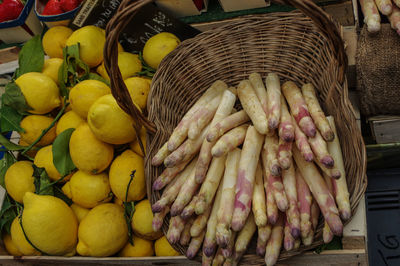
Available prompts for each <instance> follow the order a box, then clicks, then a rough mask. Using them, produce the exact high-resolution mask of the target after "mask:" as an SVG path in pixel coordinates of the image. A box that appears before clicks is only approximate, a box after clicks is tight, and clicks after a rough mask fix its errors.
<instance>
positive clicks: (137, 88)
mask: <svg viewBox="0 0 400 266" xmlns="http://www.w3.org/2000/svg"><path fill="white" fill-rule="evenodd" d="M4 2H6V1H3V3H4ZM50 2H52V3H55V2H57V5H60V6H61V7H62V8H63V6H64V5H63V3H64V4H65V5H66V6H69V5H71V4H74V3H79V1H49V2H48V3H50ZM160 42H161V46H162V42H164V40H163V39H162V40H161V41H156V42H152V43H153V45H158V46H160ZM104 43H105V32H104V30H103V29H100V28H97V27H95V26H86V27H83V28H80V29H78V30H76V31H72V30H71V29H69V28H67V27H64V26H56V27H52V28H50V29H49V30H48V31H47V32H46V33H45V34H44V36H43V38H42V39H41V37H40V36H35V37H34V38H32V39H31V40H30V41H28V42H27V43H26V44H25V45H24V47H23V48H22V50H21V52H20V54H19V68H18V69H17V70H16V72H15V74H14V76H13V79H12V81H11V82H10V83H9V84H7V85H6V88H5V93H4V94H3V95H2V97H1V109H0V113H1V118H0V125H1V130H2V133H6V132H10V131H14V132H18V133H19V139H18V142H16V141H13V142H11V141H9V140H8V139H6V138H5V137H3V135H1V137H0V139H1V141H0V142H1V144H2V145H3V146H4V147H5V149H6V151H5V155H4V159H3V160H1V161H0V185H1V186H3V187H4V188H5V189H6V190H7V194H6V197H5V200H4V202H3V205H2V209H1V211H0V230H1V232H2V238H3V242H4V245H5V248H6V250H7V251H8V252H9V254H11V255H15V256H23V255H25V256H26V255H33V256H36V255H54V256H79V255H81V256H93V257H104V256H124V257H140V256H154V255H157V256H176V255H179V254H178V253H177V252H176V251H175V250H174V249H173V248H172V247H171V246H170V244H169V243H168V241H166V240H165V237H163V234H162V232H161V231H160V230H153V228H152V220H153V214H152V210H151V206H150V202H149V201H148V200H147V199H146V177H145V171H144V159H143V156H144V151H142V150H141V149H140V145H139V141H141V142H143V143H144V145H145V143H146V130H145V129H144V128H142V129H141V130H140V134H139V135H138V136H136V132H135V129H134V120H133V119H132V117H130V116H129V115H127V114H126V113H125V112H124V111H123V110H122V109H121V108H120V107H119V106H118V104H117V102H116V100H115V99H114V97H113V96H112V95H111V89H110V84H109V76H108V74H107V73H106V71H105V69H104V64H103V47H104ZM168 46H169V45H168ZM169 47H170V46H169ZM119 51H120V53H119V69H120V71H121V72H122V73H123V77H124V79H125V82H126V84H127V87H128V89H129V93H130V95H131V97H132V100H133V102H135V104H136V105H137V106H138V108H140V109H141V110H143V109H144V108H145V107H146V102H147V96H148V94H149V90H150V85H151V77H152V75H153V74H154V72H155V70H154V69H152V68H151V67H150V66H148V62H147V61H146V60H143V57H142V55H141V54H133V53H129V52H126V51H124V50H123V48H122V46H119ZM45 54H46V55H47V56H48V57H49V58H48V59H45ZM163 56H165V54H163ZM154 57H155V60H161V59H162V57H160V55H159V54H155V55H154ZM146 58H150V59H151V60H154V58H153V57H152V55H151V54H149V53H148V52H146ZM152 62H154V61H152ZM17 143H18V144H17ZM99 232H101V233H100V234H99Z"/></svg>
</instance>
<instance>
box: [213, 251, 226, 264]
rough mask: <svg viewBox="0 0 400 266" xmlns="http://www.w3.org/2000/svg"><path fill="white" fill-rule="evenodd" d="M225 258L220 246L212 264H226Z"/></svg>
mask: <svg viewBox="0 0 400 266" xmlns="http://www.w3.org/2000/svg"><path fill="white" fill-rule="evenodd" d="M224 261H225V258H224V255H222V248H218V250H217V253H216V254H215V257H214V259H213V261H212V266H221V265H223V264H224Z"/></svg>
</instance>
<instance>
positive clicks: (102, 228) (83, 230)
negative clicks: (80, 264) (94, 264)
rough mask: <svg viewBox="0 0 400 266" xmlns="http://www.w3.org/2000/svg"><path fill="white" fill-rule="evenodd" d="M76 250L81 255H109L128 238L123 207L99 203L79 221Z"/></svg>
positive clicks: (116, 250) (118, 248)
mask: <svg viewBox="0 0 400 266" xmlns="http://www.w3.org/2000/svg"><path fill="white" fill-rule="evenodd" d="M78 237H79V242H78V246H77V247H76V250H77V252H78V253H79V254H80V255H82V256H93V257H106V256H111V255H113V254H115V253H116V252H118V251H119V250H120V249H121V248H123V247H124V245H125V244H126V241H127V240H128V226H127V224H126V221H125V218H124V209H123V208H122V207H121V206H118V205H117V204H113V203H105V204H101V205H99V206H97V207H95V208H93V209H91V210H90V212H89V213H88V214H87V215H86V217H85V218H84V219H83V220H82V221H81V223H80V225H79V230H78Z"/></svg>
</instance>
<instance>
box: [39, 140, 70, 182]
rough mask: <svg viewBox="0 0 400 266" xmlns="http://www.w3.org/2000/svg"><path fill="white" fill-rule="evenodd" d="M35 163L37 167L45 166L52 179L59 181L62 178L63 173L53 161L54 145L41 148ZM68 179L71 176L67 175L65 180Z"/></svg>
mask: <svg viewBox="0 0 400 266" xmlns="http://www.w3.org/2000/svg"><path fill="white" fill-rule="evenodd" d="M33 163H34V164H35V165H36V166H37V167H43V168H44V169H45V170H46V173H47V175H48V176H49V178H50V179H51V180H53V181H57V180H58V179H60V178H61V174H60V173H59V172H58V170H57V168H56V167H55V166H54V163H53V145H49V146H46V147H43V148H41V149H40V150H39V151H38V152H37V154H36V156H35V160H34V161H33ZM68 179H69V177H65V178H64V181H67V180H68Z"/></svg>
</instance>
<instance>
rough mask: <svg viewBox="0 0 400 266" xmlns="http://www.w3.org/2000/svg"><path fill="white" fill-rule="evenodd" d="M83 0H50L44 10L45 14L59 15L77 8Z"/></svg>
mask: <svg viewBox="0 0 400 266" xmlns="http://www.w3.org/2000/svg"><path fill="white" fill-rule="evenodd" d="M82 1H83V0H49V1H48V2H47V3H46V5H45V7H44V9H43V12H42V15H44V16H51V15H59V14H62V13H65V12H68V11H71V10H74V9H75V8H77V7H78V6H79V5H80V3H81V2H82Z"/></svg>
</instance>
